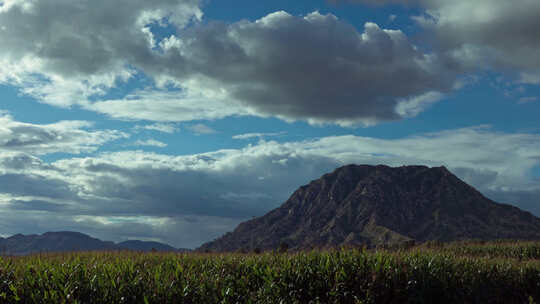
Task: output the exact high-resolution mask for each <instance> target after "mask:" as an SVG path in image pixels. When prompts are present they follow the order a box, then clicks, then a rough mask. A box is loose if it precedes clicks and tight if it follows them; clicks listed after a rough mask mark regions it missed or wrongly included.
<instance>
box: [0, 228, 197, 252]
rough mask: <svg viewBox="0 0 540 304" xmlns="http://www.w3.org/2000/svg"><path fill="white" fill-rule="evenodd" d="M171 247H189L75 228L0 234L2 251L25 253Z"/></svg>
mask: <svg viewBox="0 0 540 304" xmlns="http://www.w3.org/2000/svg"><path fill="white" fill-rule="evenodd" d="M152 249H154V250H155V251H172V252H182V251H188V250H189V249H183V248H180V249H178V248H175V247H172V246H170V245H167V244H163V243H159V242H151V241H139V240H130V241H124V242H119V243H114V242H111V241H102V240H100V239H97V238H94V237H91V236H89V235H87V234H84V233H81V232H76V231H54V232H51V231H49V232H45V233H43V234H28V235H24V234H20V233H18V234H15V235H12V236H10V237H7V238H0V254H1V255H27V254H32V253H39V252H51V253H52V252H67V251H107V250H133V251H152Z"/></svg>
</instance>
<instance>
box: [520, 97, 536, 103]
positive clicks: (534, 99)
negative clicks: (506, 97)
mask: <svg viewBox="0 0 540 304" xmlns="http://www.w3.org/2000/svg"><path fill="white" fill-rule="evenodd" d="M537 100H538V97H536V96H527V97H521V98H520V99H519V101H518V103H520V104H523V103H529V102H535V101H537Z"/></svg>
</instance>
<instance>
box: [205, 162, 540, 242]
mask: <svg viewBox="0 0 540 304" xmlns="http://www.w3.org/2000/svg"><path fill="white" fill-rule="evenodd" d="M500 238H515V239H540V219H539V218H537V217H535V216H534V215H532V214H531V213H529V212H526V211H522V210H520V209H519V208H517V207H514V206H511V205H507V204H501V203H496V202H494V201H491V200H490V199H488V198H486V197H485V196H483V195H482V194H481V193H480V192H479V191H477V190H476V189H474V188H473V187H472V186H470V185H468V184H466V183H465V182H463V181H461V180H460V179H459V178H457V177H456V176H455V175H454V174H452V173H451V172H450V171H449V170H448V169H447V168H446V167H444V166H443V167H432V168H430V167H427V166H401V167H395V168H392V167H388V166H385V165H377V166H370V165H347V166H343V167H340V168H337V169H336V170H334V171H333V172H330V173H327V174H324V175H322V176H321V177H320V178H319V179H316V180H313V181H311V182H310V183H309V184H307V185H304V186H301V187H299V188H298V189H297V190H296V191H295V192H294V193H293V194H292V195H291V196H290V197H289V199H288V200H287V201H286V202H284V203H283V204H282V205H281V206H280V207H278V208H276V209H274V210H271V211H270V212H268V213H267V214H265V215H263V216H261V217H258V218H255V219H252V220H249V221H246V222H243V223H241V224H240V225H238V226H237V227H236V229H235V230H234V231H233V232H229V233H227V234H225V235H223V236H222V237H220V238H218V239H216V240H214V241H212V242H208V243H205V244H203V245H202V246H201V247H199V248H198V250H211V251H235V250H242V249H243V250H246V249H253V248H259V249H262V250H268V249H275V248H278V247H279V246H280V244H281V243H286V244H288V246H290V247H291V248H293V249H302V248H311V247H332V246H341V245H354V246H361V245H362V246H363V245H368V246H375V245H385V244H395V243H401V242H408V241H416V242H424V241H428V240H440V241H453V240H461V239H486V240H490V239H500Z"/></svg>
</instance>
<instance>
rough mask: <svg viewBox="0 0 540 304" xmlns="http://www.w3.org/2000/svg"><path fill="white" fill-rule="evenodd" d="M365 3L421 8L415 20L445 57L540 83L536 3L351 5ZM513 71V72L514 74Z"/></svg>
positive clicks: (402, 0)
mask: <svg viewBox="0 0 540 304" xmlns="http://www.w3.org/2000/svg"><path fill="white" fill-rule="evenodd" d="M334 2H356V3H364V4H375V3H377V4H406V5H419V6H420V7H422V8H423V9H424V13H423V14H421V15H420V16H414V17H413V19H414V20H416V21H417V22H418V23H419V25H421V26H422V27H423V28H424V30H426V33H427V34H429V35H432V37H431V38H434V39H431V41H430V42H431V43H432V44H433V45H434V46H435V47H436V48H437V51H438V53H439V54H441V56H449V57H452V58H453V59H454V60H455V61H457V62H460V63H461V64H462V66H463V67H466V68H473V69H474V68H482V69H485V68H487V69H494V70H496V71H498V72H501V73H503V74H507V75H511V74H512V73H514V74H518V75H521V77H519V76H518V78H521V79H519V81H521V82H523V83H531V84H537V81H535V79H537V77H535V76H534V75H539V74H540V53H539V52H538V48H539V47H540V36H539V35H538V30H537V29H538V28H539V27H540V19H539V18H538V15H539V14H540V2H538V1H535V0H516V1H503V0H475V1H469V0H456V1H445V0H386V1H385V0H382V1H378V0H377V1H375V0H348V1H334ZM508 72H510V73H508Z"/></svg>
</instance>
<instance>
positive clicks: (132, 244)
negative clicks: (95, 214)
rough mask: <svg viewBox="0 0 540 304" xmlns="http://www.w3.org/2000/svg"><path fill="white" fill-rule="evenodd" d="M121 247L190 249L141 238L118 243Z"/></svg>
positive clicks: (141, 249)
mask: <svg viewBox="0 0 540 304" xmlns="http://www.w3.org/2000/svg"><path fill="white" fill-rule="evenodd" d="M117 245H118V246H119V247H122V248H125V249H128V250H134V251H154V250H156V251H168V252H170V251H190V250H189V249H185V248H179V249H177V248H174V247H172V246H169V245H167V244H163V243H159V242H149V241H139V240H130V241H125V242H121V243H118V244H117Z"/></svg>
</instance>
